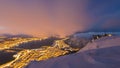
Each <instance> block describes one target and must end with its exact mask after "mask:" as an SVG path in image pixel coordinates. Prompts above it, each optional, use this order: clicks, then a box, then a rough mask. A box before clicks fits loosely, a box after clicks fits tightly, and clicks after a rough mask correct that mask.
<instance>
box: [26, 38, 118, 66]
mask: <svg viewBox="0 0 120 68" xmlns="http://www.w3.org/2000/svg"><path fill="white" fill-rule="evenodd" d="M26 68H120V37H105V38H101V39H99V40H96V41H94V42H91V43H88V44H87V45H86V46H85V47H84V48H83V49H81V50H80V51H79V52H77V53H75V54H71V55H66V56H62V57H58V58H53V59H49V60H46V61H40V62H38V61H32V62H31V63H30V64H29V65H28V66H27V67H26Z"/></svg>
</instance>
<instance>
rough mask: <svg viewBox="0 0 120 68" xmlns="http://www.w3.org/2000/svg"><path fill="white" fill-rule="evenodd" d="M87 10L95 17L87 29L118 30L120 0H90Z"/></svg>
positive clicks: (119, 23) (119, 24)
mask: <svg viewBox="0 0 120 68" xmlns="http://www.w3.org/2000/svg"><path fill="white" fill-rule="evenodd" d="M88 3H89V4H88V5H89V6H88V11H89V12H90V14H91V15H93V16H94V17H95V18H96V20H97V21H96V22H94V23H93V25H92V27H91V29H89V30H88V31H109V32H115V31H120V27H119V26H120V0H90V1H89V2H88Z"/></svg>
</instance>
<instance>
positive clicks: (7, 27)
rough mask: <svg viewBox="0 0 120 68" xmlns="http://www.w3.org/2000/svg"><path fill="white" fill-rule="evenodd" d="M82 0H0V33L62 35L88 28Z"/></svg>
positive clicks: (89, 18) (87, 14)
mask: <svg viewBox="0 0 120 68" xmlns="http://www.w3.org/2000/svg"><path fill="white" fill-rule="evenodd" d="M86 4H87V1H85V0H75V1H74V0H66V1H65V0H55V1H53V0H51V1H49V0H40V1H39V0H13V1H10V0H1V1H0V33H12V34H19V33H20V34H29V35H34V36H42V35H43V36H44V35H49V34H59V35H61V36H65V35H68V34H71V33H73V32H75V31H84V30H86V29H88V28H89V27H85V26H89V25H90V23H91V22H92V21H93V18H92V17H90V15H89V13H88V12H87V11H86Z"/></svg>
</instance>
